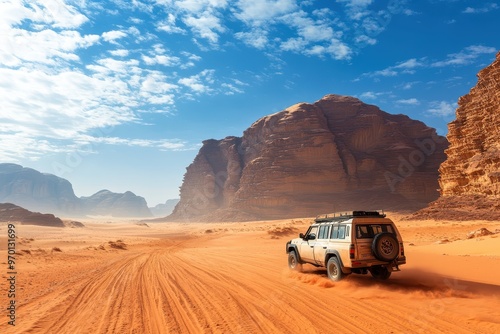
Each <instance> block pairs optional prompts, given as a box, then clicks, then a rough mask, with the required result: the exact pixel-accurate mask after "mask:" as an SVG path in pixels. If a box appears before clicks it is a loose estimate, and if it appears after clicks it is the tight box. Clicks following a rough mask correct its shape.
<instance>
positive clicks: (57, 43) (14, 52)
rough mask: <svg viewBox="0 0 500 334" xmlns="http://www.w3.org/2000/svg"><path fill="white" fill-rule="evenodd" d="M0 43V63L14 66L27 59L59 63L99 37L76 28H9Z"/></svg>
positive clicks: (30, 61)
mask: <svg viewBox="0 0 500 334" xmlns="http://www.w3.org/2000/svg"><path fill="white" fill-rule="evenodd" d="M6 35H7V36H8V39H7V40H4V41H2V42H0V43H2V45H1V47H0V64H3V65H6V66H9V67H16V66H21V65H23V64H25V62H29V63H42V64H46V65H58V64H59V63H60V62H61V61H63V62H66V61H74V60H78V59H79V56H78V55H77V54H76V52H77V51H78V50H79V49H85V48H88V47H90V46H92V45H94V44H95V43H97V42H98V41H99V36H97V35H85V36H82V35H80V33H79V32H77V31H72V30H63V31H60V32H56V31H54V30H50V29H46V30H42V31H28V30H23V29H18V28H11V29H10V31H7V32H6Z"/></svg>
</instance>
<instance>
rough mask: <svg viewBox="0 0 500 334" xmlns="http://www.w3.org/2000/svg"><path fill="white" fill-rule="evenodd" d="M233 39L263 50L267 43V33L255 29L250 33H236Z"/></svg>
mask: <svg viewBox="0 0 500 334" xmlns="http://www.w3.org/2000/svg"><path fill="white" fill-rule="evenodd" d="M234 37H236V38H237V39H240V40H242V41H243V42H244V43H245V44H247V45H250V46H253V47H254V48H256V49H259V50H263V49H265V48H266V47H267V46H268V43H269V40H268V38H267V32H266V31H264V30H262V29H255V30H252V31H250V32H237V33H236V34H235V35H234Z"/></svg>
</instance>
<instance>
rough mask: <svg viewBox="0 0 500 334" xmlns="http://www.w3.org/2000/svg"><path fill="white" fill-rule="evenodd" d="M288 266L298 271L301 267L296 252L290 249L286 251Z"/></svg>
mask: <svg viewBox="0 0 500 334" xmlns="http://www.w3.org/2000/svg"><path fill="white" fill-rule="evenodd" d="M288 268H290V269H292V270H297V271H300V270H301V269H302V265H301V264H300V263H299V260H298V258H297V253H295V251H291V252H289V253H288Z"/></svg>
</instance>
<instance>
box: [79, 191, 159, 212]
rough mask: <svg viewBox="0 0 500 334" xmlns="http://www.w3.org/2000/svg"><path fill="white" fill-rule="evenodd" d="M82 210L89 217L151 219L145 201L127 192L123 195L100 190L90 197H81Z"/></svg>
mask: <svg viewBox="0 0 500 334" xmlns="http://www.w3.org/2000/svg"><path fill="white" fill-rule="evenodd" d="M81 201H82V203H83V207H84V210H85V212H86V213H87V214H89V215H111V216H114V217H151V216H152V214H151V211H150V210H149V208H148V205H147V203H146V200H145V199H144V198H143V197H141V196H136V195H135V194H134V193H132V192H130V191H127V192H125V193H123V194H120V193H114V192H111V191H109V190H101V191H99V192H97V193H95V194H94V195H92V196H90V197H81Z"/></svg>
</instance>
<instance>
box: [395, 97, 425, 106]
mask: <svg viewBox="0 0 500 334" xmlns="http://www.w3.org/2000/svg"><path fill="white" fill-rule="evenodd" d="M396 103H398V104H407V105H412V106H417V105H419V104H420V101H418V100H417V99H416V98H411V99H403V100H397V101H396Z"/></svg>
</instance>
